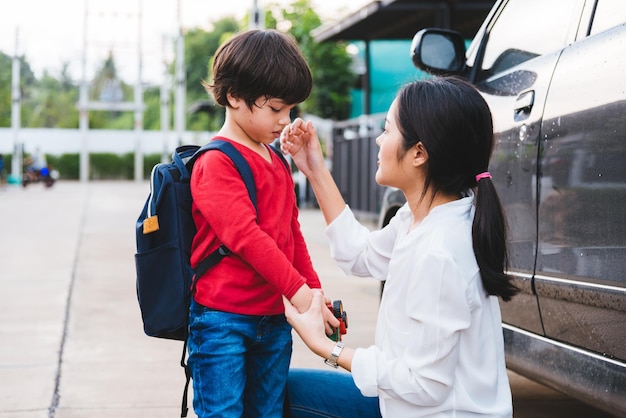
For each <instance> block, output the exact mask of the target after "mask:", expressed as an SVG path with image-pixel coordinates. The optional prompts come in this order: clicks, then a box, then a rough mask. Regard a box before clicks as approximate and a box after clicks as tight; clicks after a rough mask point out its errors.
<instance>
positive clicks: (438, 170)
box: [397, 77, 518, 301]
mask: <svg viewBox="0 0 626 418" xmlns="http://www.w3.org/2000/svg"><path fill="white" fill-rule="evenodd" d="M397 100H398V106H397V109H398V110H397V112H398V114H397V119H398V125H399V130H400V132H401V134H402V136H403V149H404V150H405V151H407V150H409V149H410V148H411V147H413V146H414V145H416V144H417V143H418V142H421V143H422V144H423V145H424V147H425V148H426V151H427V152H428V162H427V168H426V179H425V181H424V190H426V189H427V188H428V187H429V186H430V185H432V187H433V189H434V190H435V193H437V192H438V191H442V192H444V193H454V194H457V195H461V194H462V193H463V192H464V191H466V190H468V189H472V188H476V198H475V207H476V212H475V215H474V223H473V225H472V240H473V247H474V253H475V255H476V261H477V262H478V267H479V268H480V275H481V277H482V281H483V285H484V287H485V289H486V290H487V292H488V293H489V294H491V295H497V296H500V297H502V299H503V300H505V301H508V300H510V299H511V297H512V296H513V295H515V294H516V293H517V291H518V289H517V288H516V287H515V286H514V285H513V283H511V278H510V276H508V275H507V274H506V273H505V272H506V270H507V268H508V256H507V249H506V219H505V217H504V212H503V210H502V206H501V204H500V199H499V197H498V194H497V192H496V189H495V187H494V185H493V183H492V182H491V179H490V178H484V179H482V180H480V181H477V180H476V175H478V174H480V173H483V172H486V171H488V166H489V159H490V158H491V151H492V148H493V122H492V119H491V111H490V110H489V106H488V105H487V102H485V100H484V99H483V97H482V96H481V95H480V93H479V92H478V91H477V90H476V89H475V88H474V87H473V86H472V85H471V84H470V83H469V82H467V81H465V80H462V79H460V78H455V77H440V78H434V79H430V80H426V81H419V82H414V83H410V84H408V85H406V86H405V87H404V88H402V89H401V90H400V92H399V93H398V96H397ZM423 197H425V196H422V198H423Z"/></svg>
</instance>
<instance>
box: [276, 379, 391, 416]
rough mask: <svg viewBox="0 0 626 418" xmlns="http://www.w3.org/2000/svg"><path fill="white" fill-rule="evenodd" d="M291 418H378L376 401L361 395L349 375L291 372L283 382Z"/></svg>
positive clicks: (378, 412) (378, 410)
mask: <svg viewBox="0 0 626 418" xmlns="http://www.w3.org/2000/svg"><path fill="white" fill-rule="evenodd" d="M287 400H288V402H289V409H290V411H289V412H290V416H291V418H318V417H324V418H353V417H354V418H356V417H358V418H380V408H379V406H378V397H373V398H368V397H365V396H363V395H362V394H361V392H360V391H359V389H358V388H357V387H356V385H355V384H354V380H352V375H350V373H343V372H339V371H335V370H314V369H291V370H290V371H289V379H288V381H287Z"/></svg>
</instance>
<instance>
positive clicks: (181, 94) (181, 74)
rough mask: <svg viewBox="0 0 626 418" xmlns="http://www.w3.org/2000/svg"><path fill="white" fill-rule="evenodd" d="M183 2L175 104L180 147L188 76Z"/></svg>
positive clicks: (179, 14)
mask: <svg viewBox="0 0 626 418" xmlns="http://www.w3.org/2000/svg"><path fill="white" fill-rule="evenodd" d="M180 3H181V0H178V37H177V38H176V95H175V102H174V111H175V114H174V125H175V126H174V128H175V129H176V136H177V140H178V145H181V144H182V143H183V133H184V132H185V107H186V105H185V101H186V92H185V89H186V84H187V83H186V75H185V36H184V34H183V24H182V16H181V4H180Z"/></svg>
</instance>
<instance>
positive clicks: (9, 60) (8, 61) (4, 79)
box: [0, 51, 36, 126]
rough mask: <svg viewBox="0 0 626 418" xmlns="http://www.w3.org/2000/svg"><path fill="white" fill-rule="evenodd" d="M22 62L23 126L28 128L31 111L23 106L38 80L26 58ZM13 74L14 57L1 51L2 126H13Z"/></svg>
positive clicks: (0, 100) (0, 104)
mask: <svg viewBox="0 0 626 418" xmlns="http://www.w3.org/2000/svg"><path fill="white" fill-rule="evenodd" d="M19 60H20V94H21V97H22V106H21V112H20V113H21V116H20V119H21V125H22V126H27V122H26V121H28V118H29V115H30V112H31V109H30V108H28V107H26V106H23V104H24V102H25V101H27V100H28V98H29V97H30V94H31V90H32V87H33V86H34V84H35V82H36V79H35V74H34V73H33V71H32V69H31V68H30V65H29V64H28V62H27V61H26V57H25V56H23V55H22V56H21V57H19ZM12 72H13V57H11V56H9V55H6V54H4V53H3V52H1V51H0V126H11V105H12V103H13V100H12V97H11V88H12Z"/></svg>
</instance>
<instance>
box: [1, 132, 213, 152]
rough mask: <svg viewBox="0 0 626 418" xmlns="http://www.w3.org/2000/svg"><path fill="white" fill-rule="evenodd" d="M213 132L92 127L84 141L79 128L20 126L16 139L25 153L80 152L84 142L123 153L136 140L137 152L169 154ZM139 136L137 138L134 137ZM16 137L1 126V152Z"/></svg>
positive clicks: (92, 149)
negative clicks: (38, 151) (180, 133)
mask: <svg viewBox="0 0 626 418" xmlns="http://www.w3.org/2000/svg"><path fill="white" fill-rule="evenodd" d="M211 135H212V133H209V132H191V131H188V132H184V134H183V135H182V138H181V139H180V140H179V139H178V137H177V135H176V133H175V132H169V133H168V134H167V135H166V134H165V133H163V132H161V131H142V132H141V133H140V134H137V133H136V132H135V131H133V130H125V131H123V130H101V129H91V130H89V131H88V133H87V138H86V140H85V139H84V138H83V134H82V133H81V132H80V131H79V130H78V129H36V128H22V129H19V130H18V136H17V139H18V141H17V142H19V143H21V144H24V152H26V153H32V152H34V151H35V149H37V148H39V150H40V152H42V153H44V154H51V155H61V154H70V153H80V152H81V150H82V149H83V144H84V141H86V146H87V148H86V149H87V151H88V152H89V153H95V152H111V153H114V154H125V153H128V152H135V151H136V149H135V148H136V146H135V143H136V142H138V143H139V149H138V151H139V152H141V153H142V154H160V153H163V152H166V153H167V154H168V155H171V153H172V152H173V151H174V148H175V147H176V146H177V145H178V144H197V145H202V144H204V143H206V142H207V141H208V140H209V139H210V137H211ZM138 138H139V141H137V139H138ZM15 143H16V139H15V134H14V132H13V130H12V129H11V128H0V153H2V154H10V153H13V151H14V147H15Z"/></svg>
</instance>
